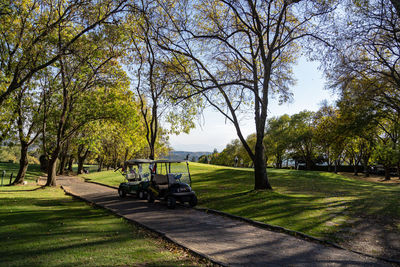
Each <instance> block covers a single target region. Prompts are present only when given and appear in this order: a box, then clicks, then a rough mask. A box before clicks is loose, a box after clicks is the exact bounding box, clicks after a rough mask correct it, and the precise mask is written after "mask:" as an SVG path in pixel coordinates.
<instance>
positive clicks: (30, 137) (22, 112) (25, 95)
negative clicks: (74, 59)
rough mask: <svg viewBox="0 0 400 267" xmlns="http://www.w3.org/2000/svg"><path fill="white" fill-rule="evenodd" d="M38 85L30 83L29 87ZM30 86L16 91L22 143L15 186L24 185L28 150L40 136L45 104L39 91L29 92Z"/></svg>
mask: <svg viewBox="0 0 400 267" xmlns="http://www.w3.org/2000/svg"><path fill="white" fill-rule="evenodd" d="M36 84H37V83H33V82H32V83H30V84H29V87H31V86H35V85H36ZM29 87H28V86H26V87H22V88H20V89H19V90H17V91H15V95H16V97H15V98H16V103H17V108H16V110H17V112H16V113H17V114H16V115H17V116H16V125H17V131H18V138H19V143H20V160H19V170H18V174H17V177H16V178H15V180H14V182H13V184H14V185H15V184H22V183H23V182H24V178H25V174H26V171H27V169H28V148H29V146H31V145H32V144H33V142H35V140H36V139H37V137H38V136H39V134H40V132H41V130H40V114H41V113H42V110H43V102H42V99H41V96H40V91H39V90H29V89H30V88H29Z"/></svg>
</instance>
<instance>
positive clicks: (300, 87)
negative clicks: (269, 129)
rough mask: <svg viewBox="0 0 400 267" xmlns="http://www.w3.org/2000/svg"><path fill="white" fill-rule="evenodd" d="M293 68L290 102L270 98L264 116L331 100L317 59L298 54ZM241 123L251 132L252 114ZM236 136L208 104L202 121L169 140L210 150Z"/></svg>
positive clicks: (311, 107) (312, 107) (178, 148)
mask: <svg viewBox="0 0 400 267" xmlns="http://www.w3.org/2000/svg"><path fill="white" fill-rule="evenodd" d="M293 71H294V75H295V77H296V79H297V83H296V85H295V86H293V88H292V92H293V94H294V97H293V101H292V103H285V104H282V105H278V101H276V100H274V99H270V104H269V108H268V117H273V116H280V115H283V114H285V113H286V114H289V115H291V114H295V113H298V112H300V111H302V110H311V111H316V110H318V109H319V107H320V103H321V102H322V101H323V100H327V101H328V102H329V103H332V102H334V101H335V99H336V96H335V95H334V94H333V93H332V92H330V91H328V90H325V87H324V86H325V80H324V78H323V75H322V72H321V71H320V70H318V63H317V62H309V61H307V60H306V59H305V58H304V57H302V58H300V60H299V62H298V64H297V65H295V66H294V68H293ZM250 117H251V116H250ZM241 125H242V131H243V134H244V136H247V135H249V134H251V133H253V132H255V130H254V129H255V128H254V120H253V119H252V118H249V119H248V120H243V121H241ZM236 138H237V135H236V131H235V129H234V127H233V125H232V124H231V123H229V122H225V119H224V117H223V116H222V115H221V114H219V113H218V112H217V111H214V110H212V109H211V108H209V109H207V110H205V112H204V114H203V118H202V121H201V122H200V121H198V122H197V123H196V128H195V129H192V130H191V131H190V133H189V134H180V135H171V136H170V139H169V141H170V145H171V147H172V148H173V149H174V150H176V151H181V150H184V151H193V152H194V151H213V150H214V148H216V149H217V150H218V151H222V150H223V149H224V148H225V146H226V144H228V143H229V142H230V141H232V140H233V139H236Z"/></svg>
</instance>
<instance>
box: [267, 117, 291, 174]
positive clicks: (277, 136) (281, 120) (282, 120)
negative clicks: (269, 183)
mask: <svg viewBox="0 0 400 267" xmlns="http://www.w3.org/2000/svg"><path fill="white" fill-rule="evenodd" d="M289 125H290V117H289V115H287V114H284V115H282V116H280V117H277V118H270V119H269V120H268V124H267V130H266V133H265V137H264V144H265V147H266V154H267V155H271V156H273V157H274V159H275V167H276V168H279V169H280V168H282V161H283V159H284V157H285V153H286V151H287V149H288V147H289V141H290V140H289V138H290V137H289V131H290V128H289V127H290V126H289Z"/></svg>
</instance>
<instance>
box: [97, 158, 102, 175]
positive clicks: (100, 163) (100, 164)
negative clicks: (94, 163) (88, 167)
mask: <svg viewBox="0 0 400 267" xmlns="http://www.w3.org/2000/svg"><path fill="white" fill-rule="evenodd" d="M102 169H103V157H102V156H101V157H100V158H99V168H98V169H97V171H98V172H101V170H102Z"/></svg>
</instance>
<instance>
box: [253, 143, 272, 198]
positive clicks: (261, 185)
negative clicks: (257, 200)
mask: <svg viewBox="0 0 400 267" xmlns="http://www.w3.org/2000/svg"><path fill="white" fill-rule="evenodd" d="M254 152H255V154H254V161H253V162H254V189H255V190H259V189H272V187H271V185H270V183H269V181H268V176H267V166H266V164H265V155H264V146H263V143H262V139H261V142H259V141H257V142H256V147H255V151H254Z"/></svg>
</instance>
